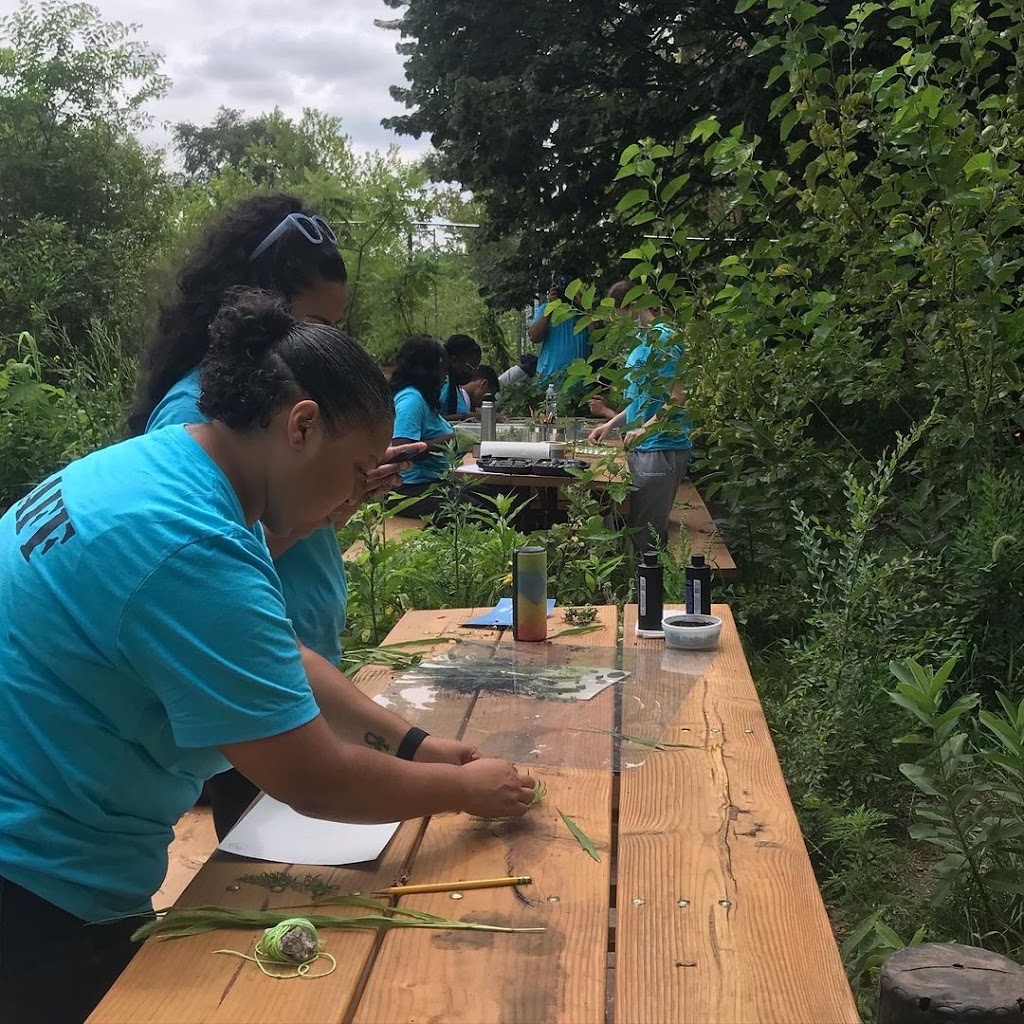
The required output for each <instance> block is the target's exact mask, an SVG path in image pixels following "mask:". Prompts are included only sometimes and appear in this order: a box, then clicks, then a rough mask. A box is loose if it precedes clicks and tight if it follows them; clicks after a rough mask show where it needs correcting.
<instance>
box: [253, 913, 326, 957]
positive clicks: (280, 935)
mask: <svg viewBox="0 0 1024 1024" xmlns="http://www.w3.org/2000/svg"><path fill="white" fill-rule="evenodd" d="M256 951H257V952H258V953H260V954H261V955H262V956H266V957H268V958H270V959H271V960H278V961H287V962H288V963H293V964H304V963H307V962H308V961H310V960H315V959H316V957H317V954H318V953H319V952H320V937H319V936H318V935H317V933H316V928H315V927H314V926H313V924H312V922H310V921H307V920H306V918H304V917H289V918H288V919H287V920H286V921H282V922H281V923H280V924H275V925H274V926H273V928H268V929H267V930H266V931H265V932H264V933H263V938H262V939H260V942H259V945H258V946H257V947H256Z"/></svg>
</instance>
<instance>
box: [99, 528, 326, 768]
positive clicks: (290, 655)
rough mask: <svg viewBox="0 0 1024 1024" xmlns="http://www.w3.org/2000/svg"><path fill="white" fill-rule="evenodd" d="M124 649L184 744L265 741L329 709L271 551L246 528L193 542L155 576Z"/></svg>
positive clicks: (127, 625)
mask: <svg viewBox="0 0 1024 1024" xmlns="http://www.w3.org/2000/svg"><path fill="white" fill-rule="evenodd" d="M200 595H207V597H206V599H205V600H204V599H203V598H202V597H201V596H200ZM118 651H119V655H120V656H121V657H123V658H124V659H125V661H126V662H127V663H128V664H129V665H130V666H131V668H132V669H133V670H134V672H135V673H136V674H137V675H138V676H139V677H140V678H141V679H142V680H143V681H144V682H145V683H146V684H147V685H148V686H149V688H150V689H151V690H152V692H153V693H154V694H155V695H156V697H157V699H158V700H159V701H160V702H161V704H163V706H164V708H165V709H166V711H167V716H168V718H169V720H170V724H171V731H172V734H173V736H174V740H175V743H176V744H178V745H179V746H181V747H185V748H190V747H219V746H223V745H224V744H227V743H242V742H245V741H247V740H256V739H265V738H266V737H268V736H276V735H279V734H280V733H283V732H288V731H289V730H291V729H297V728H298V727H299V726H301V725H305V724H307V723H308V722H311V721H312V720H313V719H314V718H316V716H317V715H318V714H319V713H320V712H319V708H318V706H317V703H316V700H315V699H314V697H313V692H312V690H311V689H310V686H309V681H308V680H307V678H306V674H305V672H304V670H303V668H302V660H301V657H300V654H299V649H298V646H297V643H296V639H295V633H294V631H293V630H292V627H291V624H290V623H289V621H288V619H287V616H286V613H285V608H284V600H283V598H282V596H281V591H280V585H279V583H278V581H277V576H276V573H275V572H274V569H273V566H272V564H271V562H270V559H269V554H264V553H261V552H259V551H258V550H256V547H255V542H254V541H253V540H252V535H251V534H245V533H244V531H243V530H242V528H241V527H240V528H239V531H238V534H237V535H234V534H210V535H208V536H205V537H203V538H200V539H198V540H195V541H192V542H190V543H188V544H186V545H184V546H183V547H181V548H179V549H178V550H177V551H175V552H173V553H172V554H171V555H170V556H168V557H167V558H166V559H164V560H163V561H162V562H161V563H160V564H159V565H158V566H157V567H156V568H155V569H154V570H153V571H152V572H151V573H149V575H148V576H147V577H146V578H145V579H144V580H143V582H142V583H141V584H140V585H139V586H138V587H137V588H136V589H135V591H134V592H133V594H132V595H131V597H130V598H129V600H128V601H127V603H126V604H125V608H124V611H123V613H122V615H121V620H120V623H119V627H118Z"/></svg>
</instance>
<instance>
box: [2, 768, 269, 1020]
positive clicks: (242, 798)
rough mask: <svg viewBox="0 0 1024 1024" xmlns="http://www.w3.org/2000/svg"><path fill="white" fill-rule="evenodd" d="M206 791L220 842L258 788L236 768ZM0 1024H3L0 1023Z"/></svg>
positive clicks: (215, 779)
mask: <svg viewBox="0 0 1024 1024" xmlns="http://www.w3.org/2000/svg"><path fill="white" fill-rule="evenodd" d="M206 790H207V793H209V796H210V806H211V807H212V808H213V827H214V829H215V830H216V832H217V841H218V842H220V840H222V839H223V838H224V837H225V836H226V835H227V834H228V833H229V832H230V831H231V830H232V829H233V828H234V827H235V822H237V821H238V819H239V818H240V817H241V816H242V815H243V814H244V813H245V811H246V809H247V808H248V807H249V804H251V803H252V802H253V800H255V799H256V797H257V796H258V795H259V788H258V787H257V786H254V785H253V784H252V783H251V782H250V781H249V780H248V779H247V778H246V777H245V776H244V775H243V774H242V773H241V772H240V771H239V770H238V769H237V768H230V769H229V770H228V771H226V772H221V773H220V775H214V776H213V778H212V779H208V780H207V782H206ZM0 1024H3V1022H2V1021H0Z"/></svg>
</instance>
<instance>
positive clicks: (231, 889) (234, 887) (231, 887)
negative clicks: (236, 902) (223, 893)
mask: <svg viewBox="0 0 1024 1024" xmlns="http://www.w3.org/2000/svg"><path fill="white" fill-rule="evenodd" d="M226 888H227V891H228V892H238V890H239V889H241V888H242V887H241V886H240V885H229V886H227V887H226Z"/></svg>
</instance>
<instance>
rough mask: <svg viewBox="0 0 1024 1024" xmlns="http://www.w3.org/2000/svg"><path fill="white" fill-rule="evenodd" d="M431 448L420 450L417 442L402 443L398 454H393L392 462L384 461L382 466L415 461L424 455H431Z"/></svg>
mask: <svg viewBox="0 0 1024 1024" xmlns="http://www.w3.org/2000/svg"><path fill="white" fill-rule="evenodd" d="M429 454H430V449H429V448H428V449H426V451H422V452H421V451H419V450H418V449H417V446H416V445H415V444H406V445H402V446H401V447H400V448H399V449H398V451H397V454H395V455H393V456H392V458H391V461H390V462H382V463H381V464H380V468H383V467H384V466H396V465H398V463H400V462H415V461H416V460H417V459H422V458H423V456H424V455H429Z"/></svg>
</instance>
